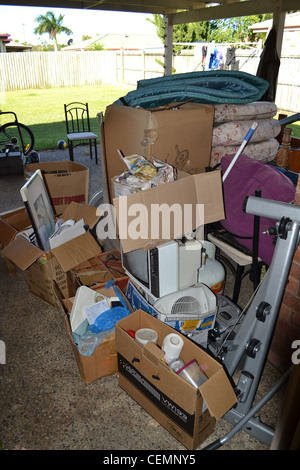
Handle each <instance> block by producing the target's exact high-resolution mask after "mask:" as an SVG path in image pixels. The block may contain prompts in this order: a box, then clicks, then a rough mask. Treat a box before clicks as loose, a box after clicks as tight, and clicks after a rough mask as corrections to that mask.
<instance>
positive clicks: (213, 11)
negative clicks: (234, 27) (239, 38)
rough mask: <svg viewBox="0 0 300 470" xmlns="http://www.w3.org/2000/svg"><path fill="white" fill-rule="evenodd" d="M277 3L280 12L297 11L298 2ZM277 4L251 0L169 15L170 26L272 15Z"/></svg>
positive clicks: (285, 0)
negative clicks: (265, 14) (170, 18)
mask: <svg viewBox="0 0 300 470" xmlns="http://www.w3.org/2000/svg"><path fill="white" fill-rule="evenodd" d="M279 3H280V9H281V11H290V10H298V9H299V0H284V1H280V0H279ZM277 4H278V1H277V0H263V1H262V0H251V1H245V2H235V3H227V4H223V5H218V6H215V7H213V6H212V7H206V8H200V9H196V10H189V11H182V12H178V13H173V14H172V15H171V16H172V24H173V25H175V24H181V23H194V22H198V21H209V20H218V19H221V18H235V17H238V16H250V15H259V14H264V13H274V11H275V9H276V5H277Z"/></svg>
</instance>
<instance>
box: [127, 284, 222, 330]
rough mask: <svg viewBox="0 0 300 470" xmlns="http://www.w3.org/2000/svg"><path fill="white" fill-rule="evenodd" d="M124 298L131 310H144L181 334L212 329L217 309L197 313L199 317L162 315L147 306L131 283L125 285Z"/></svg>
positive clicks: (151, 306)
mask: <svg viewBox="0 0 300 470" xmlns="http://www.w3.org/2000/svg"><path fill="white" fill-rule="evenodd" d="M126 297H127V299H128V301H129V303H130V305H131V306H132V308H133V310H134V311H135V310H144V311H145V312H148V313H150V315H153V316H154V317H156V318H158V320H160V321H162V322H163V323H166V324H167V325H169V326H170V327H171V328H174V330H177V331H180V332H181V333H182V334H184V333H185V332H191V331H192V332H202V331H208V330H210V329H212V328H213V327H214V324H215V319H216V314H217V308H216V309H214V310H213V311H210V312H206V313H202V314H201V313H199V315H195V314H194V315H189V314H179V315H175V314H173V313H170V314H164V313H160V312H158V311H157V310H156V309H155V308H154V306H153V305H151V304H149V302H147V300H146V299H145V298H144V297H143V295H142V293H141V292H139V290H138V289H137V287H136V286H135V285H134V283H133V282H132V281H129V282H128V284H127V290H126Z"/></svg>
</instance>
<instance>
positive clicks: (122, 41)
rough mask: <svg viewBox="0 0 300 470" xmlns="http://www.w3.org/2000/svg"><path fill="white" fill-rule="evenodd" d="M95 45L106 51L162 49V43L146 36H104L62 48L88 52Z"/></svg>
mask: <svg viewBox="0 0 300 470" xmlns="http://www.w3.org/2000/svg"><path fill="white" fill-rule="evenodd" d="M95 44H101V45H102V46H103V49H106V50H120V49H125V50H140V49H148V48H152V49H153V48H157V47H163V43H162V41H161V40H160V39H159V37H158V36H156V35H147V34H134V33H133V34H131V33H129V34H105V35H103V36H100V35H97V36H94V37H93V38H90V39H86V40H85V41H82V42H79V43H77V44H72V45H70V46H67V47H64V48H63V49H62V50H63V51H79V50H89V49H91V48H92V47H93V46H94V45H95Z"/></svg>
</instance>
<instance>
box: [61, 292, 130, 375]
mask: <svg viewBox="0 0 300 470" xmlns="http://www.w3.org/2000/svg"><path fill="white" fill-rule="evenodd" d="M116 289H118V288H116ZM98 292H99V293H100V294H101V293H102V294H103V295H105V296H106V297H115V296H116V292H115V290H114V288H113V287H110V288H109V289H105V288H102V289H98ZM118 292H119V294H120V295H122V293H121V291H120V290H119V289H118ZM123 297H124V296H123ZM124 299H125V298H124ZM125 301H126V299H125ZM73 302H74V297H73V298H70V299H61V305H62V307H63V309H64V311H65V313H66V314H65V316H64V320H65V325H66V329H67V333H68V337H69V340H70V342H71V346H72V349H73V353H74V356H75V360H76V363H77V366H78V370H79V373H80V376H81V378H82V380H83V381H84V382H86V383H91V382H94V381H95V380H97V379H100V378H102V377H106V376H107V375H112V374H115V373H116V372H117V371H118V364H117V350H116V344H115V332H114V331H113V332H112V333H110V334H108V335H107V336H105V338H104V339H103V340H102V342H101V343H100V344H99V345H98V346H97V347H96V349H95V351H94V352H93V354H92V355H91V356H85V355H83V354H80V352H79V350H78V347H77V345H76V344H75V343H74V341H73V338H72V330H71V325H70V312H71V310H72V305H73ZM126 303H127V307H128V310H130V311H131V307H130V305H129V303H128V302H126Z"/></svg>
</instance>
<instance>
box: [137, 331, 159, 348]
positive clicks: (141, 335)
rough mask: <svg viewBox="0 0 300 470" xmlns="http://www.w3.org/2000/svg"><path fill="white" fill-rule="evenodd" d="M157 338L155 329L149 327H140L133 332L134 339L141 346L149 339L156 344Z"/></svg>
mask: <svg viewBox="0 0 300 470" xmlns="http://www.w3.org/2000/svg"><path fill="white" fill-rule="evenodd" d="M157 338H158V334H157V333H156V331H154V330H151V328H141V329H140V330H137V331H136V333H135V339H136V340H137V341H138V342H139V343H141V344H142V345H143V346H145V344H146V343H148V341H151V342H152V343H154V344H156V342H157Z"/></svg>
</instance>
